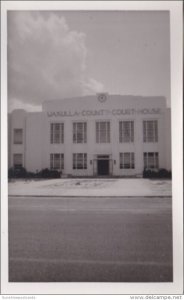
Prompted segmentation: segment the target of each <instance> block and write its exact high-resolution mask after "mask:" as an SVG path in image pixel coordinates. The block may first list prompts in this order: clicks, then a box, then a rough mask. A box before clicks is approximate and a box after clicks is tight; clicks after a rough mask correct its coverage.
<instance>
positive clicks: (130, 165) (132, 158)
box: [119, 152, 135, 170]
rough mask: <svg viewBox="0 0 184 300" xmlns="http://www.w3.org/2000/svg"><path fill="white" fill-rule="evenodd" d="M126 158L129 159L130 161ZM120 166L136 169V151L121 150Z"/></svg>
mask: <svg viewBox="0 0 184 300" xmlns="http://www.w3.org/2000/svg"><path fill="white" fill-rule="evenodd" d="M126 156H127V157H126ZM127 158H128V159H127ZM126 160H128V162H127V161H126ZM119 168H120V169H126V170H127V169H129V170H134V169H135V153H134V152H120V153H119Z"/></svg>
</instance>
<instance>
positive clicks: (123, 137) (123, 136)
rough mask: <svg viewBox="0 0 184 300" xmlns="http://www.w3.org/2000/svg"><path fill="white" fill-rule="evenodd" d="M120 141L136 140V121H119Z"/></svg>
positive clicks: (129, 141)
mask: <svg viewBox="0 0 184 300" xmlns="http://www.w3.org/2000/svg"><path fill="white" fill-rule="evenodd" d="M119 142H120V143H131V142H134V122H133V121H120V122H119Z"/></svg>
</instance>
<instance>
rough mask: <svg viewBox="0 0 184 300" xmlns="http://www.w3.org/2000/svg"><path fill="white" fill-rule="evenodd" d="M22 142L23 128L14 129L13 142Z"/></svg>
mask: <svg viewBox="0 0 184 300" xmlns="http://www.w3.org/2000/svg"><path fill="white" fill-rule="evenodd" d="M22 143H23V129H14V144H22Z"/></svg>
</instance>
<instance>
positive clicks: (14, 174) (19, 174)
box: [8, 167, 27, 178]
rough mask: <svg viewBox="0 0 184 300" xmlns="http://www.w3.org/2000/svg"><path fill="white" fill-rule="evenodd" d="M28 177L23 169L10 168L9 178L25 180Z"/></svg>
mask: <svg viewBox="0 0 184 300" xmlns="http://www.w3.org/2000/svg"><path fill="white" fill-rule="evenodd" d="M26 176H27V171H26V169H25V168H23V167H19V168H10V169H9V170H8V178H25V177H26Z"/></svg>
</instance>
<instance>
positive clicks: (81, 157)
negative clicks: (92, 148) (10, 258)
mask: <svg viewBox="0 0 184 300" xmlns="http://www.w3.org/2000/svg"><path fill="white" fill-rule="evenodd" d="M73 169H87V153H74V154H73Z"/></svg>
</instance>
